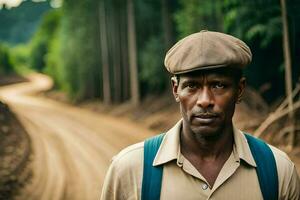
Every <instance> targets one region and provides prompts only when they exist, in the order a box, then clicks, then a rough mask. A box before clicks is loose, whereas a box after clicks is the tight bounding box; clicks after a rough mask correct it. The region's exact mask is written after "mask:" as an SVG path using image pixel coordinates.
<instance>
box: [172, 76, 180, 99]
mask: <svg viewBox="0 0 300 200" xmlns="http://www.w3.org/2000/svg"><path fill="white" fill-rule="evenodd" d="M171 82H172V91H173V96H174V98H175V101H176V102H179V97H178V79H177V78H176V77H175V76H173V77H172V78H171Z"/></svg>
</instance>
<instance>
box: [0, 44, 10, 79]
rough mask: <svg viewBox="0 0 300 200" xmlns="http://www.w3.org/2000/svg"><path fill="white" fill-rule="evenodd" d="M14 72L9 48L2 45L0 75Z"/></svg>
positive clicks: (0, 50)
mask: <svg viewBox="0 0 300 200" xmlns="http://www.w3.org/2000/svg"><path fill="white" fill-rule="evenodd" d="M12 71H13V65H12V63H11V59H10V53H9V49H8V47H7V46H5V45H4V44H0V74H8V73H10V72H12Z"/></svg>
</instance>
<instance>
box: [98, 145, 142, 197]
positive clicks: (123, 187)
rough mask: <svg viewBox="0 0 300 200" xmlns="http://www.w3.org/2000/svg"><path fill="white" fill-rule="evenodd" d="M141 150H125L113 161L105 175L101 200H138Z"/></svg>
mask: <svg viewBox="0 0 300 200" xmlns="http://www.w3.org/2000/svg"><path fill="white" fill-rule="evenodd" d="M142 152H143V151H142V148H134V147H133V148H131V149H126V151H125V152H121V153H119V154H118V155H117V156H115V158H114V159H113V161H112V163H111V165H110V167H109V169H108V172H107V174H106V177H105V180H104V183H103V187H102V194H101V200H138V199H140V198H139V197H140V190H141V177H142V166H143V158H142V155H143V154H142Z"/></svg>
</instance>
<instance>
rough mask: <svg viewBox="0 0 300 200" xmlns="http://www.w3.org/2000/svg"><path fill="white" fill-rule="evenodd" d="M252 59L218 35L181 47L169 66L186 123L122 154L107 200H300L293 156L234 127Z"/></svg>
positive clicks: (196, 37) (197, 37) (191, 39)
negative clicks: (243, 72) (234, 118)
mask: <svg viewBox="0 0 300 200" xmlns="http://www.w3.org/2000/svg"><path fill="white" fill-rule="evenodd" d="M251 57H252V55H251V52H250V49H249V48H248V46H247V45H246V44H245V43H244V42H242V41H241V40H239V39H237V38H235V37H232V36H230V35H226V34H223V33H218V32H210V31H201V32H199V33H195V34H192V35H189V36H187V37H186V38H184V39H182V40H180V41H179V42H178V43H176V44H175V45H174V46H173V47H172V48H171V49H170V50H169V51H168V53H167V55H166V58H165V66H166V68H167V70H168V71H169V72H170V73H171V74H173V75H174V76H173V77H172V79H171V80H172V85H173V94H174V97H175V100H176V102H178V103H179V105H180V111H181V115H182V119H181V120H180V121H179V122H178V123H177V124H176V125H175V126H174V127H173V128H171V129H170V130H169V131H168V132H166V133H165V134H164V135H160V136H158V137H156V138H154V139H153V138H152V139H150V140H147V141H146V142H142V143H138V144H135V145H132V146H130V147H127V148H125V149H124V150H123V151H121V152H120V153H119V154H118V155H117V156H116V157H115V158H114V160H113V162H112V164H111V166H110V168H109V170H108V173H107V176H106V179H105V182H104V186H103V191H102V197H101V198H102V199H103V200H104V199H105V200H110V199H111V200H113V199H124V200H125V199H132V200H134V199H149V200H150V199H151V200H152V199H162V200H177V199H178V200H183V199H184V200H192V199H231V200H234V199H243V200H247V199H249V200H253V199H293V200H299V199H300V191H299V190H300V183H299V177H298V175H297V172H296V168H295V166H294V164H293V163H292V162H291V161H290V159H289V158H288V157H287V155H286V154H285V153H283V152H282V151H280V150H278V149H277V148H275V147H273V146H269V145H266V144H265V143H263V142H261V141H259V140H257V139H254V138H253V137H251V136H249V135H246V134H244V133H243V132H241V131H240V130H237V129H236V128H235V127H234V125H233V124H232V116H233V114H234V110H235V104H237V103H239V102H240V101H241V99H242V94H243V91H244V88H245V78H244V77H242V69H243V68H244V67H246V66H247V65H248V64H249V63H250V62H251ZM157 141H158V142H157ZM258 146H260V147H261V149H260V150H258V151H257V148H258ZM144 150H145V151H144ZM265 153H266V154H265ZM149 154H152V157H151V156H149ZM150 157H151V158H150ZM149 163H150V164H149Z"/></svg>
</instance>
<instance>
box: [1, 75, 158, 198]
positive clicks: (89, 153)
mask: <svg viewBox="0 0 300 200" xmlns="http://www.w3.org/2000/svg"><path fill="white" fill-rule="evenodd" d="M30 80H31V82H28V83H20V84H15V85H10V86H5V87H1V88H0V99H1V100H2V101H4V102H5V103H7V104H9V106H10V107H11V109H12V110H13V111H14V112H15V113H16V114H17V115H18V117H19V119H20V120H21V121H22V123H23V125H24V126H25V128H26V129H27V131H28V133H29V135H30V138H31V140H32V146H33V157H32V166H33V173H34V176H33V179H32V181H31V183H30V184H28V185H27V186H26V187H25V189H24V194H22V196H20V198H19V199H26V200H27V199H30V200H61V199H64V200H68V199H70V200H96V199H99V197H100V193H101V187H102V182H103V178H104V176H105V173H106V170H107V168H108V165H109V162H110V160H111V158H112V156H113V155H114V154H116V153H117V152H118V151H119V150H120V149H122V148H123V147H125V146H127V145H129V144H132V143H135V142H137V141H141V140H143V139H144V138H145V137H148V136H150V135H153V133H152V132H151V131H149V130H146V129H144V128H142V127H139V126H138V125H135V124H130V123H128V122H122V121H121V120H120V119H116V118H113V117H109V116H105V115H100V114H96V113H92V112H89V111H86V110H84V109H80V108H76V107H73V106H69V105H65V104H62V103H58V102H55V101H53V100H49V99H46V98H42V97H35V96H34V95H31V94H34V92H38V91H41V90H46V89H48V88H49V87H51V85H52V83H51V80H50V79H48V78H47V77H46V76H43V75H38V74H35V75H32V76H31V77H30Z"/></svg>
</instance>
